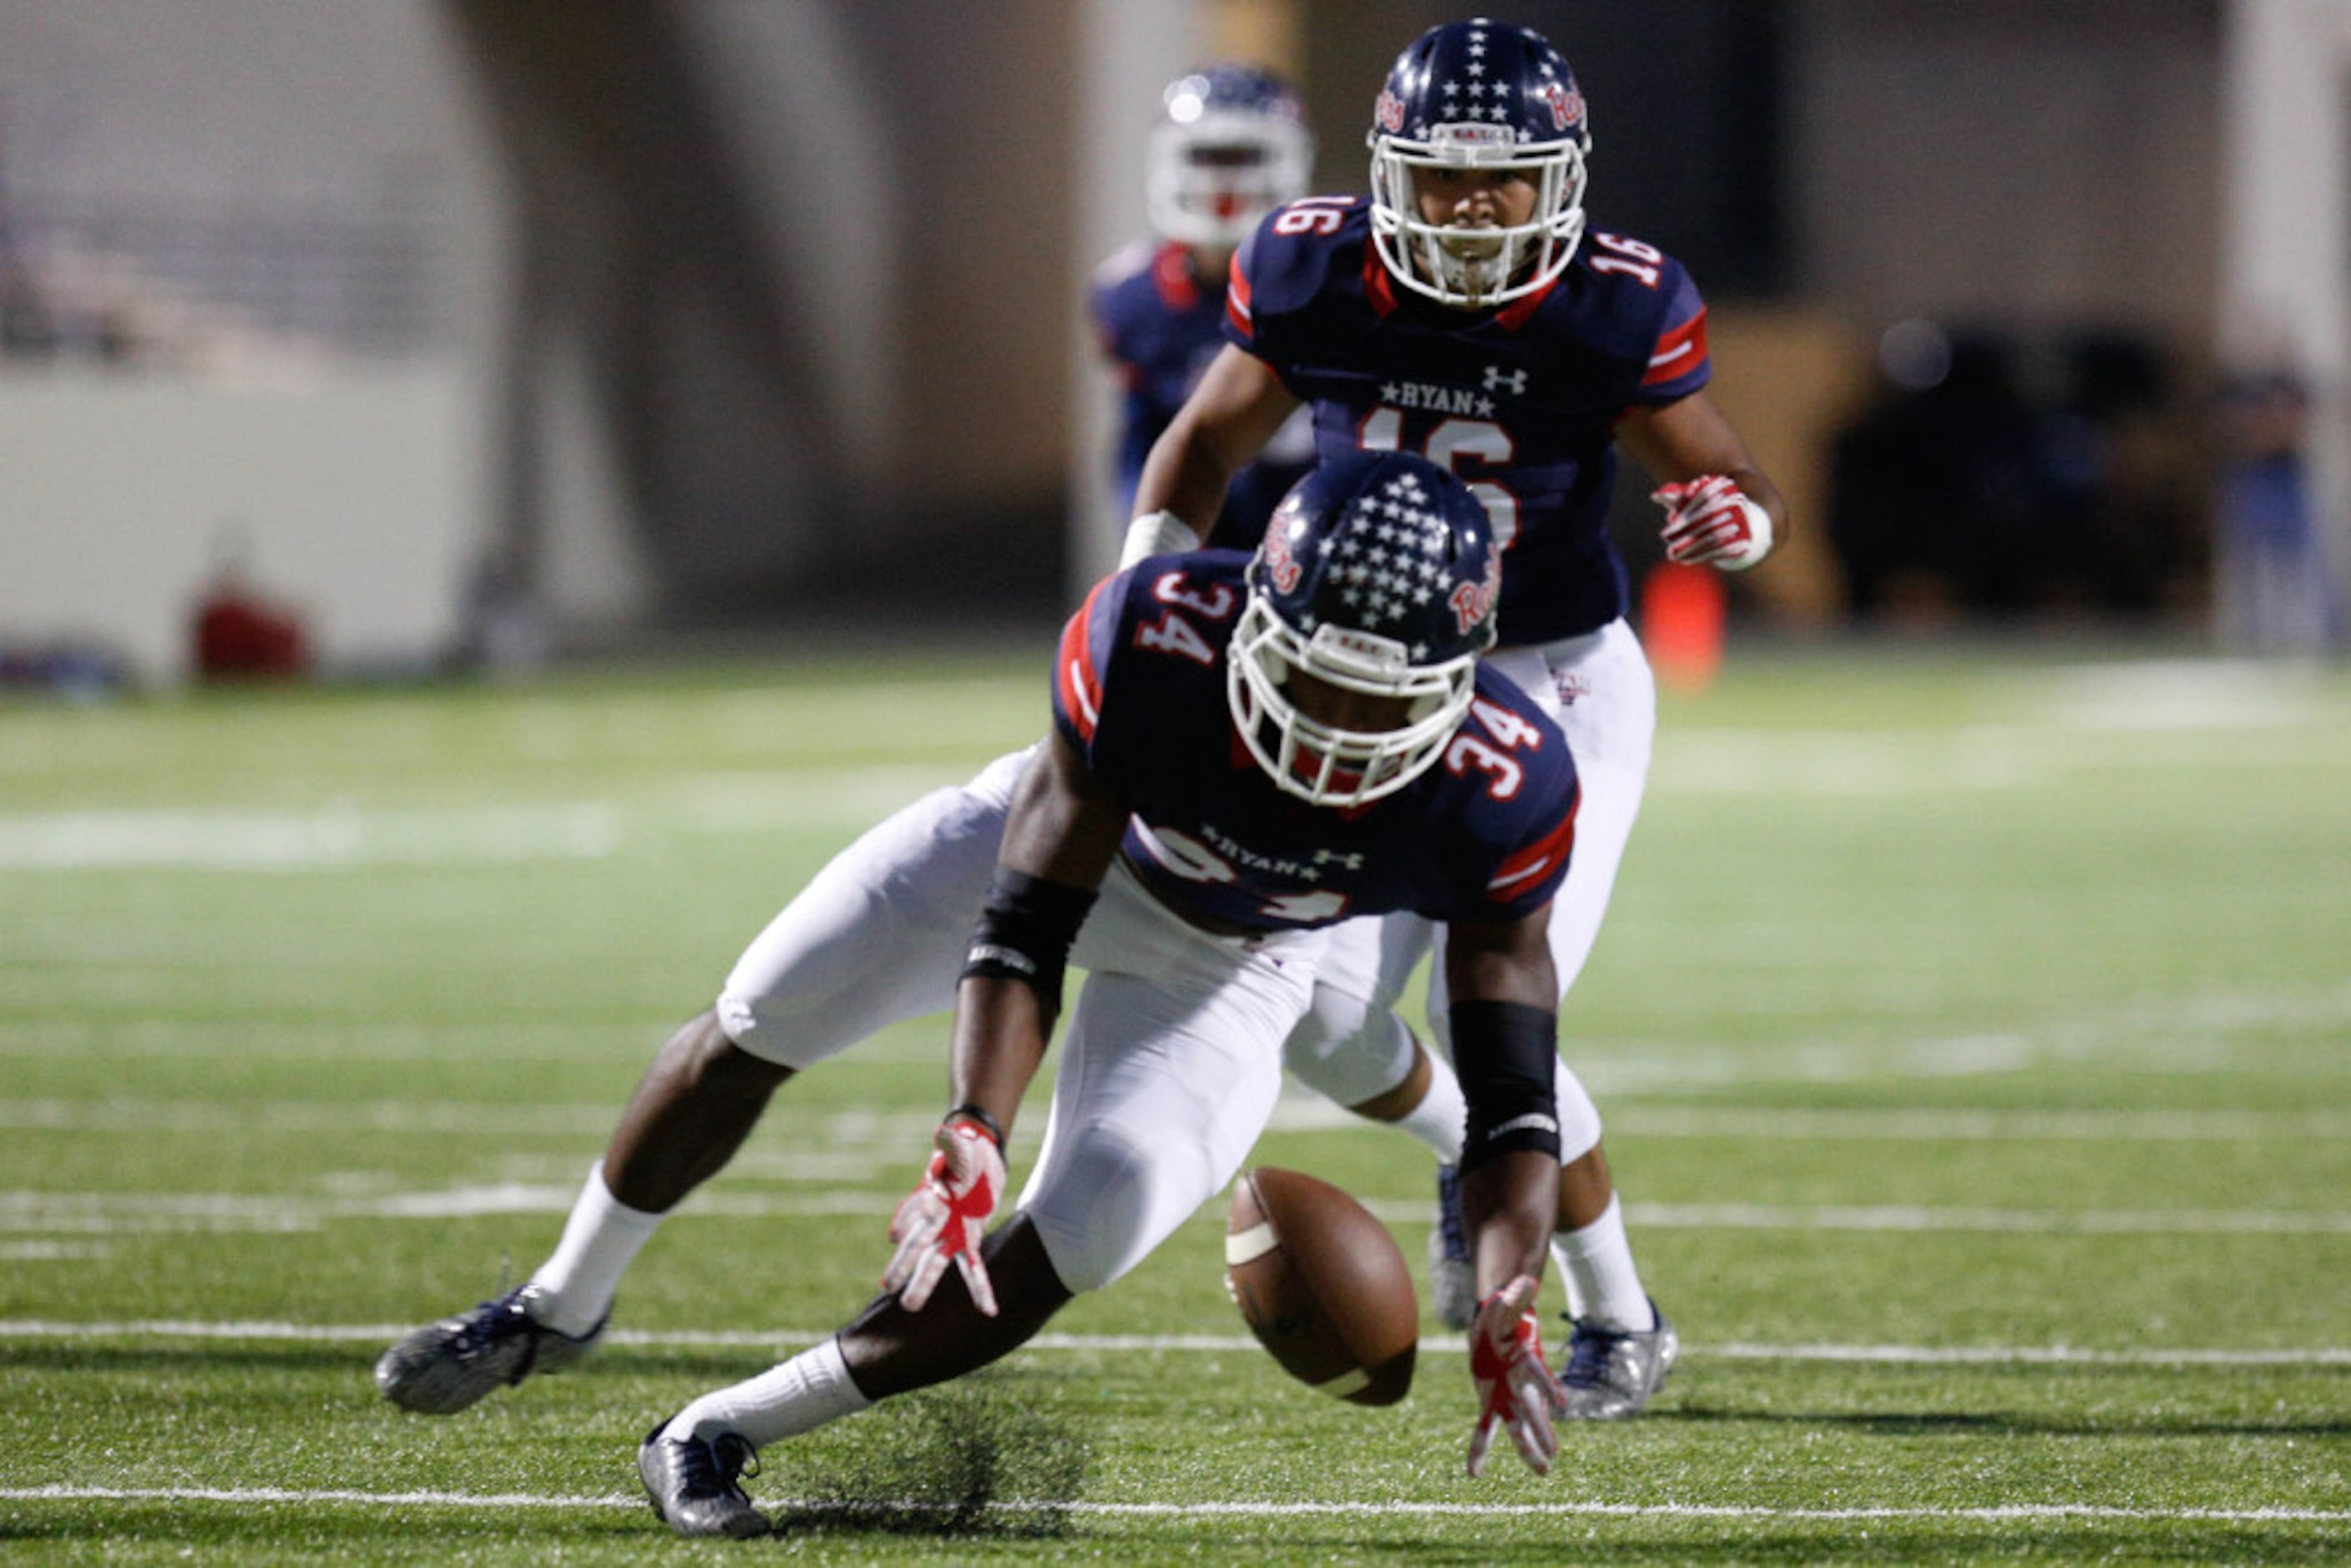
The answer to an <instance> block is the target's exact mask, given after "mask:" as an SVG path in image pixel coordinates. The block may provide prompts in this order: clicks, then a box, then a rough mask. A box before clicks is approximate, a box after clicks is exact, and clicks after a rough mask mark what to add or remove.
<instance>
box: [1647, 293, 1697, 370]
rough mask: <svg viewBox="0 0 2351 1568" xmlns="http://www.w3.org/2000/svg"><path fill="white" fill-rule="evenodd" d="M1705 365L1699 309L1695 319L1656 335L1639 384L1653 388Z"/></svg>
mask: <svg viewBox="0 0 2351 1568" xmlns="http://www.w3.org/2000/svg"><path fill="white" fill-rule="evenodd" d="M1705 362H1706V307H1705V306H1703V305H1701V306H1699V307H1698V314H1697V315H1695V316H1693V317H1691V318H1690V319H1688V320H1687V321H1685V322H1683V323H1682V324H1681V325H1680V326H1678V327H1676V328H1674V329H1672V330H1670V331H1667V332H1661V333H1659V334H1658V335H1657V346H1656V349H1655V350H1653V351H1652V352H1651V353H1650V355H1649V371H1648V373H1647V374H1646V375H1645V376H1643V377H1642V378H1641V384H1642V385H1643V386H1645V387H1654V386H1661V385H1663V384H1664V383H1665V382H1675V381H1679V380H1681V378H1682V377H1684V376H1686V375H1687V374H1689V373H1690V372H1691V371H1694V370H1696V369H1698V366H1700V365H1702V364H1704V363H1705Z"/></svg>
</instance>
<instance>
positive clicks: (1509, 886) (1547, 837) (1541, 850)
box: [1486, 789, 1583, 900]
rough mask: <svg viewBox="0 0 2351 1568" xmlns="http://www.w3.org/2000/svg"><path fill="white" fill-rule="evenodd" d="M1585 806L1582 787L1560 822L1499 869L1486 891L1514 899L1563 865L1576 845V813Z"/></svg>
mask: <svg viewBox="0 0 2351 1568" xmlns="http://www.w3.org/2000/svg"><path fill="white" fill-rule="evenodd" d="M1582 808H1583V791H1582V790H1581V789H1579V790H1577V791H1576V797H1575V804H1574V805H1573V806H1570V807H1569V808H1568V809H1567V814H1566V815H1565V816H1563V817H1562V818H1561V819H1560V820H1559V825H1558V826H1557V827H1555V828H1553V829H1552V831H1550V832H1548V833H1545V834H1544V835H1543V836H1542V837H1541V838H1540V839H1537V840H1536V841H1534V842H1533V843H1531V844H1529V845H1527V846H1526V847H1525V848H1523V849H1521V850H1520V851H1519V852H1517V853H1515V854H1513V855H1511V856H1510V858H1509V859H1508V860H1506V861H1504V862H1502V863H1501V865H1500V866H1499V867H1498V868H1496V870H1495V872H1494V875H1493V879H1492V880H1491V881H1489V882H1488V883H1486V891H1487V892H1488V893H1489V894H1493V895H1494V896H1495V897H1496V898H1497V899H1498V900H1509V899H1514V898H1516V897H1518V896H1519V894H1520V889H1521V888H1523V887H1525V886H1526V885H1527V884H1528V883H1537V882H1541V880H1542V879H1543V878H1544V877H1546V876H1548V875H1550V874H1551V873H1552V872H1553V871H1554V870H1556V869H1557V868H1559V867H1562V866H1564V865H1565V864H1566V863H1567V859H1568V856H1569V855H1570V854H1571V853H1572V852H1573V850H1574V848H1575V814H1576V812H1577V811H1578V810H1581V809H1582Z"/></svg>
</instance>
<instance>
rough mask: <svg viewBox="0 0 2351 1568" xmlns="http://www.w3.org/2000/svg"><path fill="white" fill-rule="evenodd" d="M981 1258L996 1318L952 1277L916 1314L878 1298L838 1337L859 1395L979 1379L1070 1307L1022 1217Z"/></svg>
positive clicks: (998, 1232) (1071, 1296)
mask: <svg viewBox="0 0 2351 1568" xmlns="http://www.w3.org/2000/svg"><path fill="white" fill-rule="evenodd" d="M980 1258H981V1260H982V1261H984V1262H985V1263H986V1264H987V1277H988V1281H989V1282H990V1283H991V1284H992V1285H993V1286H994V1287H995V1290H996V1315H995V1316H993V1317H988V1316H986V1315H984V1314H982V1313H981V1312H980V1311H979V1309H978V1308H977V1307H975V1306H974V1305H972V1301H971V1293H970V1291H968V1290H967V1289H966V1288H965V1286H964V1282H963V1276H962V1274H961V1273H959V1272H958V1271H957V1270H952V1269H950V1270H947V1271H946V1273H945V1274H944V1275H942V1276H940V1279H939V1283H938V1287H937V1289H936V1290H935V1291H933V1293H932V1296H931V1299H930V1300H929V1301H926V1302H925V1303H924V1305H923V1310H922V1311H921V1312H908V1311H907V1310H906V1309H905V1308H904V1307H903V1306H901V1305H899V1303H898V1298H897V1296H896V1295H895V1294H894V1293H893V1294H889V1295H884V1296H879V1297H876V1298H875V1299H874V1300H873V1301H872V1303H871V1304H870V1305H868V1306H867V1307H866V1309H865V1310H864V1312H861V1313H859V1314H858V1316H857V1318H856V1319H855V1321H853V1322H851V1323H850V1325H849V1326H848V1327H847V1328H845V1329H842V1330H841V1333H840V1334H839V1335H838V1336H837V1337H838V1339H839V1340H840V1343H841V1358H842V1360H843V1362H844V1363H845V1364H846V1365H847V1366H848V1368H849V1375H850V1378H851V1379H852V1381H853V1382H854V1383H855V1384H856V1385H857V1388H858V1392H859V1393H861V1394H862V1395H864V1396H865V1397H866V1398H868V1399H870V1400H877V1401H878V1400H883V1399H887V1398H890V1397H892V1396H894V1395H899V1394H904V1393H908V1392H910V1391H912V1390H914V1389H916V1388H927V1387H929V1386H930V1385H933V1384H935V1383H945V1382H946V1381H947V1380H948V1379H949V1378H953V1377H961V1376H962V1375H965V1374H966V1373H969V1372H977V1371H978V1370H979V1369H980V1368H981V1367H983V1366H986V1365H987V1364H988V1363H990V1362H992V1361H995V1360H997V1359H998V1358H999V1357H1002V1356H1005V1355H1008V1354H1010V1353H1012V1352H1013V1351H1015V1350H1018V1349H1019V1347H1020V1346H1022V1345H1023V1344H1026V1343H1028V1342H1029V1339H1031V1338H1032V1337H1033V1336H1034V1335H1035V1334H1036V1333H1037V1332H1038V1331H1039V1330H1040V1329H1041V1328H1043V1327H1044V1326H1045V1324H1046V1323H1047V1322H1049V1321H1050V1319H1051V1318H1052V1316H1053V1314H1054V1313H1055V1312H1060V1311H1061V1309H1062V1308H1063V1307H1065V1306H1067V1305H1069V1303H1070V1302H1071V1301H1073V1300H1075V1299H1076V1292H1075V1291H1071V1289H1070V1288H1069V1286H1067V1285H1065V1284H1063V1283H1062V1282H1061V1275H1059V1274H1058V1273H1056V1272H1055V1271H1054V1269H1053V1260H1052V1259H1051V1258H1050V1257H1049V1256H1047V1254H1046V1251H1045V1246H1044V1243H1043V1241H1042V1240H1041V1239H1040V1238H1039V1237H1038V1234H1037V1228H1036V1226H1035V1225H1034V1224H1033V1223H1031V1222H1030V1221H1029V1218H1028V1217H1027V1216H1025V1215H1015V1216H1013V1217H1012V1218H1011V1219H1009V1220H1008V1221H1006V1222H1005V1223H1004V1224H1002V1225H1000V1226H998V1227H997V1228H995V1229H994V1230H992V1231H990V1232H988V1234H987V1239H985V1240H984V1241H982V1242H981V1244H980Z"/></svg>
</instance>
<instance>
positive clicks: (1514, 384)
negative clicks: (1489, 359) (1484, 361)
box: [1486, 365, 1527, 397]
mask: <svg viewBox="0 0 2351 1568" xmlns="http://www.w3.org/2000/svg"><path fill="white" fill-rule="evenodd" d="M1486 390H1487V391H1488V392H1509V393H1510V395H1511V396H1512V397H1522V396H1524V395H1525V394H1526V390H1527V372H1526V371H1523V370H1519V371H1505V370H1503V369H1502V367H1501V366H1499V365H1488V366H1487V367H1486Z"/></svg>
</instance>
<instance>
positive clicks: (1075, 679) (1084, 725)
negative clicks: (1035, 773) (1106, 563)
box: [1053, 577, 1117, 741]
mask: <svg viewBox="0 0 2351 1568" xmlns="http://www.w3.org/2000/svg"><path fill="white" fill-rule="evenodd" d="M1115 581H1117V579H1116V578H1113V577H1106V578H1104V579H1102V580H1101V581H1100V582H1097V583H1095V584H1094V587H1093V591H1092V592H1091V593H1089V594H1087V595H1086V602H1085V606H1084V608H1082V609H1081V610H1080V611H1079V612H1077V613H1076V614H1075V615H1072V616H1071V617H1070V620H1069V623H1068V624H1067V625H1065V626H1063V627H1062V628H1061V647H1060V649H1059V650H1058V651H1057V652H1056V653H1054V655H1053V685H1054V686H1055V688H1056V689H1057V690H1058V691H1059V692H1060V694H1061V712H1062V713H1063V714H1065V715H1067V716H1068V717H1069V720H1070V723H1071V724H1072V725H1074V726H1075V727H1077V731H1078V738H1079V739H1081V740H1087V741H1091V740H1092V739H1093V737H1094V727H1095V726H1096V725H1098V724H1100V723H1101V722H1102V674H1101V672H1100V671H1098V670H1096V669H1095V668H1094V649H1093V638H1092V637H1091V636H1090V635H1088V632H1090V631H1091V629H1092V626H1093V618H1094V601H1096V600H1098V599H1100V598H1101V597H1102V590H1103V589H1105V588H1108V587H1109V586H1110V585H1111V584H1112V583H1113V582H1115Z"/></svg>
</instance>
